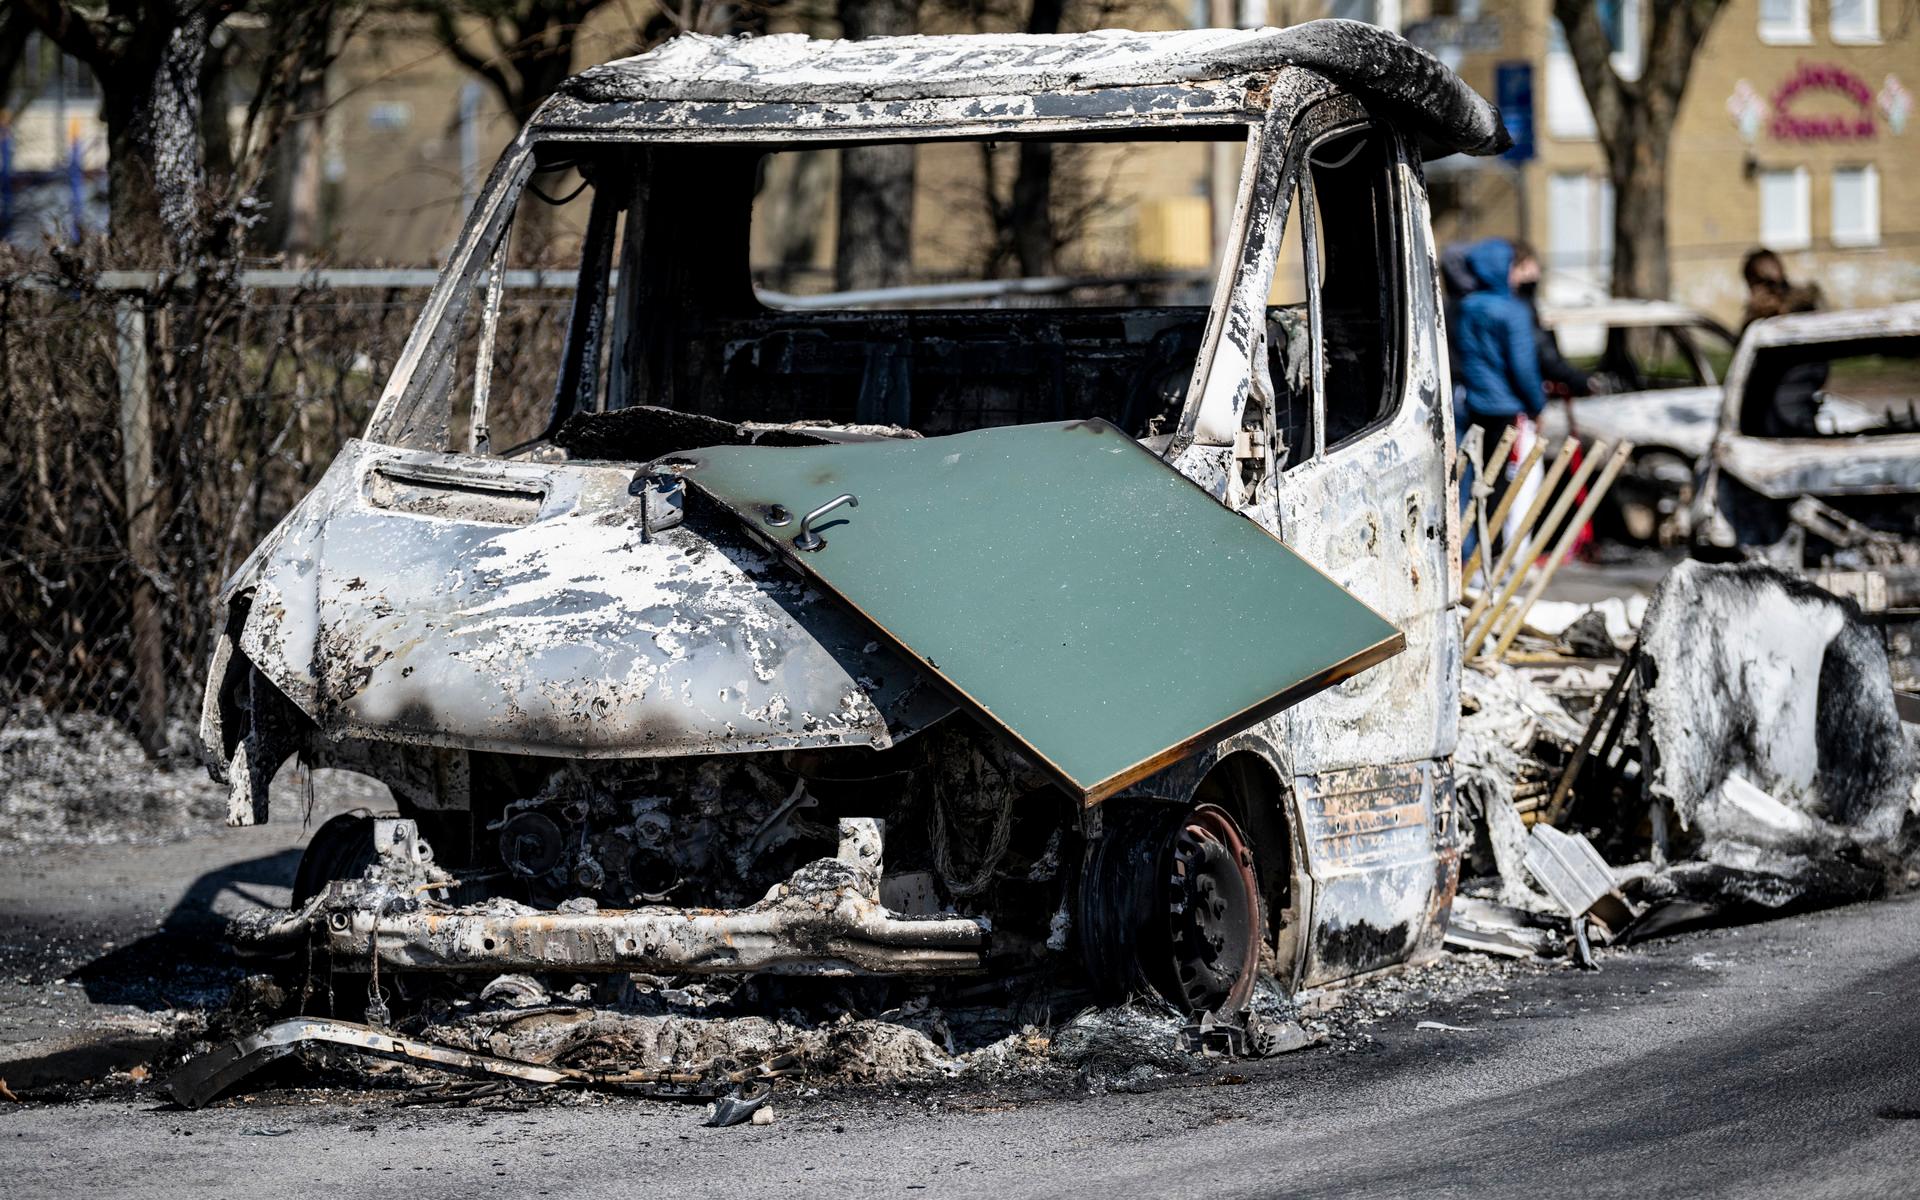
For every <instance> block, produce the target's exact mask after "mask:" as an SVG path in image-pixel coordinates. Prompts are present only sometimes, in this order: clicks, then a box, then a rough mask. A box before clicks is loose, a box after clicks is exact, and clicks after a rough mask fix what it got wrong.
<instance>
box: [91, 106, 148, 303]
mask: <svg viewBox="0 0 1920 1200" xmlns="http://www.w3.org/2000/svg"><path fill="white" fill-rule="evenodd" d="M146 94H147V90H146V89H145V88H143V87H140V86H138V85H137V84H136V85H129V84H128V83H127V81H126V80H125V79H124V78H118V79H110V78H107V77H101V79H100V109H101V116H102V117H103V119H104V120H105V121H106V125H107V213H108V216H107V222H108V232H109V234H110V236H111V238H112V241H113V248H114V258H115V260H116V261H117V262H119V263H121V264H122V265H125V266H135V265H154V264H156V262H157V259H156V256H155V255H154V253H153V250H154V249H155V248H156V247H157V246H158V245H159V235H160V229H161V224H160V197H159V193H158V192H156V191H155V190H154V186H153V156H152V146H151V144H150V143H149V142H148V141H147V136H146V132H147V131H146V120H145V118H144V116H143V109H144V107H145V103H146Z"/></svg>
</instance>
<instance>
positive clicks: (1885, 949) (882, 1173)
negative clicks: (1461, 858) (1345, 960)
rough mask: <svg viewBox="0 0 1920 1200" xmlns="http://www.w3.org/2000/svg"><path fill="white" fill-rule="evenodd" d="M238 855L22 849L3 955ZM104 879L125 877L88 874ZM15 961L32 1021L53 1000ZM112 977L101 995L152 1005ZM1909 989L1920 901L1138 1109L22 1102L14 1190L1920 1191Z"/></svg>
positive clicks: (274, 849)
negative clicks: (769, 1119) (734, 1118)
mask: <svg viewBox="0 0 1920 1200" xmlns="http://www.w3.org/2000/svg"><path fill="white" fill-rule="evenodd" d="M232 836H242V837H244V838H251V839H252V841H253V842H258V843H259V845H258V846H257V847H253V849H257V850H258V852H259V853H258V855H257V856H256V858H255V859H246V860H243V861H242V863H241V866H242V867H243V868H244V869H243V870H242V871H241V872H240V873H239V875H237V876H236V877H235V878H233V879H232V880H228V881H226V882H218V881H216V883H217V886H216V885H215V884H209V883H208V882H207V880H206V879H204V878H203V880H202V882H201V884H200V885H198V886H199V898H198V899H197V900H196V899H195V898H194V896H193V895H192V894H187V895H180V896H174V895H172V894H171V893H170V891H169V889H168V886H167V885H166V884H165V882H164V881H165V880H166V879H168V878H174V879H178V878H191V873H190V872H178V871H177V864H176V873H175V874H172V875H169V874H168V868H167V866H166V864H165V862H164V861H162V860H163V859H164V858H165V856H167V855H189V856H190V855H194V854H205V853H206V852H205V851H204V850H195V849H194V848H193V844H191V843H186V844H182V846H181V847H179V848H157V849H156V850H155V851H154V852H153V855H157V856H159V857H158V858H155V857H153V855H150V856H146V857H145V858H141V859H140V861H150V862H153V863H158V865H150V866H146V867H131V866H128V865H127V864H128V863H129V856H128V855H126V854H125V852H124V851H116V850H110V849H93V850H88V849H72V850H62V851H54V852H48V853H44V854H39V855H32V856H21V855H14V856H8V857H6V858H5V859H0V868H4V870H0V879H3V880H4V882H0V911H4V912H6V913H8V914H11V915H12V916H14V917H16V918H18V917H23V916H24V917H25V918H26V919H24V920H20V921H17V922H16V923H15V925H14V933H12V934H11V935H6V936H9V937H10V938H12V939H13V940H11V941H9V943H8V945H9V947H10V952H11V953H13V954H14V956H15V961H16V964H19V963H24V962H26V959H27V958H30V957H31V956H32V954H33V953H36V952H44V951H46V950H47V947H45V946H42V947H40V951H35V949H34V946H33V945H32V944H30V943H33V940H34V938H36V937H40V936H42V934H43V933H45V931H46V930H48V929H54V928H55V927H54V926H48V925H46V924H45V923H46V922H47V921H49V920H51V919H52V917H53V914H55V913H58V912H61V911H63V910H65V911H69V912H70V911H71V910H69V909H66V907H65V906H66V903H67V901H66V900H65V899H63V897H77V896H80V895H82V894H88V889H90V888H91V889H93V890H94V892H97V893H99V894H100V895H101V898H102V904H103V911H104V910H114V905H115V904H118V905H119V906H120V908H119V909H117V910H114V911H119V912H121V913H122V917H123V919H124V918H125V914H127V913H133V914H136V915H139V919H140V920H142V921H146V922H148V923H149V924H153V923H157V924H159V925H160V926H161V928H159V929H158V930H154V931H150V932H149V933H148V934H147V935H146V936H145V937H143V938H141V939H140V940H138V941H136V942H135V943H134V945H135V946H143V947H144V949H139V950H136V951H134V952H133V953H132V954H131V957H130V958H129V959H128V960H127V961H130V962H139V961H142V959H143V956H144V959H145V960H146V961H151V960H152V958H153V956H154V955H156V954H159V953H161V952H163V951H166V948H167V947H168V946H173V947H174V948H175V949H180V948H182V947H183V946H184V945H185V944H186V943H187V941H188V940H190V939H191V937H193V936H195V935H194V934H193V933H192V932H191V931H193V930H197V929H203V928H207V927H208V926H207V925H206V924H205V923H202V922H201V921H200V918H198V917H196V915H195V914H196V913H197V912H198V911H199V910H200V909H201V908H203V907H210V908H219V907H224V906H225V905H226V903H228V901H229V899H230V898H231V897H230V894H231V893H232V892H233V891H234V890H236V889H237V890H238V891H240V892H251V891H255V890H259V889H265V888H267V887H268V886H269V883H268V881H269V880H270V878H271V877H272V876H273V875H274V873H275V872H274V871H273V870H269V869H268V868H269V867H275V868H277V867H279V866H283V865H284V859H285V854H286V852H285V849H284V846H285V845H286V844H290V843H289V842H286V841H282V838H283V837H284V834H282V835H279V836H275V835H270V834H268V833H267V831H264V830H263V831H251V832H249V831H236V832H235V834H234V835H232ZM236 845H238V843H236ZM247 845H248V847H252V842H248V844H247ZM243 848H244V847H243ZM135 857H139V856H135ZM105 863H113V864H117V865H116V866H115V868H114V869H115V870H116V871H118V872H119V875H118V877H117V879H116V880H113V881H100V880H95V881H93V882H88V880H87V878H86V872H87V871H88V870H91V869H94V868H95V867H98V866H99V864H105ZM90 864H92V865H91V866H90ZM248 864H251V865H248ZM255 877H257V881H256V880H255ZM76 880H77V882H76ZM189 892H190V893H191V889H189ZM109 897H112V898H113V899H109ZM261 898H268V896H267V895H263V896H262V897H261ZM77 920H78V919H69V923H68V924H67V925H64V926H60V927H58V929H57V930H56V932H58V934H59V937H60V938H61V939H64V940H62V941H60V943H59V946H58V947H55V949H58V950H60V952H62V953H74V954H78V955H79V956H80V957H81V958H83V959H84V957H85V955H86V954H87V953H89V952H90V951H89V949H88V947H89V946H97V945H98V941H99V939H100V938H101V937H102V936H103V931H104V930H105V929H106V928H108V926H107V925H101V926H97V927H96V926H95V925H88V924H87V923H86V922H85V921H78V923H75V922H76V921H77ZM110 924H111V922H108V925H110ZM21 930H25V933H22V932H20V931H21ZM169 930H171V932H169ZM36 931H38V932H36ZM47 936H51V935H50V934H49V935H47ZM22 939H24V940H22ZM154 939H158V940H157V941H156V940H154ZM168 939H172V940H171V941H169V940H168ZM62 947H64V949H61V948H62ZM115 952H119V953H121V954H123V955H127V954H128V953H129V947H128V946H127V945H126V944H124V943H121V944H117V945H116V946H114V947H112V948H110V949H108V950H107V951H106V953H115ZM23 955H24V956H26V957H25V958H23V957H22V956H23ZM14 969H15V968H9V970H14ZM19 971H20V972H21V973H15V974H12V975H10V977H9V980H8V982H9V984H10V985H11V986H12V987H13V989H14V999H15V1003H14V1004H11V1005H9V1006H7V1007H6V1009H5V1010H4V1011H5V1014H6V1019H7V1020H9V1021H11V1022H13V1023H15V1024H17V1023H18V1022H19V1021H21V1020H22V1019H23V1018H28V1017H31V1015H32V1013H33V1011H34V1009H33V1002H32V1001H31V1000H29V999H28V998H27V997H28V996H29V995H30V993H31V991H32V989H31V988H30V987H29V986H28V983H29V982H34V981H38V982H44V978H43V977H42V976H36V975H35V969H34V968H32V967H31V966H30V965H29V966H27V967H23V968H19ZM78 974H80V975H81V976H82V977H84V978H90V979H95V980H98V979H100V977H101V976H100V974H99V973H98V972H94V973H92V974H88V973H87V972H86V971H84V970H83V971H80V972H78ZM23 981H24V982H23ZM94 986H95V988H96V990H98V991H101V993H102V994H101V995H100V996H99V997H97V998H96V999H95V1003H96V1004H98V1003H115V1002H137V1001H138V997H137V996H135V995H133V994H132V993H128V994H126V995H121V996H119V997H118V999H117V1000H116V997H115V996H114V995H113V994H109V993H110V989H106V988H105V985H104V984H97V983H96V984H95V985H94ZM1916 992H1920V897H1907V898H1901V899H1896V900H1891V901H1886V902H1882V903H1879V904H1874V905H1863V906H1856V907H1852V908H1847V909H1841V910H1836V911H1833V912H1828V913H1824V914H1818V915H1813V916H1804V917H1795V918H1789V919H1786V920H1782V921H1776V922H1773V923H1770V924H1766V925H1756V926H1748V927H1745V928H1741V929H1727V930H1714V931H1708V932H1704V933H1699V934H1693V935H1686V936H1682V937H1679V938H1674V939H1670V940H1667V941H1663V942H1660V943H1656V944H1653V945H1651V946H1648V947H1643V948H1639V949H1635V950H1632V951H1613V952H1608V953H1607V954H1606V956H1605V959H1604V970H1602V971H1601V972H1599V973H1597V974H1587V973H1580V972H1575V971H1572V970H1560V971H1551V972H1547V973H1543V974H1539V975H1532V976H1526V977H1522V978H1518V979H1515V980H1512V981H1510V983H1509V984H1508V987H1507V990H1506V991H1505V992H1499V991H1494V992H1487V993H1482V994H1479V995H1475V996H1470V997H1467V998H1465V999H1460V1000H1455V1001H1450V1002H1446V1003H1442V1004H1437V1005H1434V1006H1431V1007H1428V1008H1426V1009H1425V1010H1423V1011H1409V1012H1404V1013H1396V1014H1392V1015H1388V1016H1386V1017H1384V1018H1382V1020H1381V1021H1380V1023H1379V1024H1378V1025H1377V1026H1375V1027H1374V1029H1373V1033H1374V1035H1375V1037H1376V1038H1377V1042H1376V1043H1375V1044H1374V1046H1373V1048H1372V1049H1370V1050H1368V1051H1365V1052H1351V1051H1339V1050H1335V1049H1332V1048H1326V1047H1322V1048H1316V1049H1310V1050H1306V1051H1302V1052H1300V1053H1297V1054H1294V1055H1290V1056H1287V1057H1285V1058H1280V1059H1275V1060H1271V1061H1267V1062H1259V1063H1248V1064H1232V1065H1230V1066H1225V1067H1223V1068H1222V1069H1221V1072H1220V1073H1217V1074H1215V1075H1214V1076H1210V1077H1203V1078H1199V1079H1192V1080H1183V1081H1181V1082H1180V1083H1178V1084H1176V1085H1174V1086H1168V1087H1164V1088H1161V1089H1160V1090H1156V1091H1151V1092H1146V1093H1138V1094H1101V1095H1072V1096H1064V1097H1052V1098H1046V1099H1039V1100H1032V1099H1025V1100H1023V1099H1017V1098H1012V1097H1010V1096H1009V1095H1006V1094H1001V1093H996V1092H993V1091H991V1090H983V1089H979V1088H971V1089H967V1088H947V1089H941V1090H936V1091H925V1090H912V1091H905V1092H901V1093H881V1094H871V1093H869V1094H863V1095H857V1096H849V1095H844V1094H843V1095H838V1096H820V1097H812V1098H801V1099H798V1100H791V1099H782V1100H781V1101H779V1102H778V1104H777V1107H776V1115H777V1119H776V1121H775V1123H774V1124H772V1125H770V1126H766V1127H753V1126H741V1127H737V1128H733V1129H707V1128H704V1127H702V1126H701V1125H700V1123H699V1122H700V1111H699V1109H697V1108H694V1107H689V1106H676V1105H670V1104H664V1103H659V1102H649V1101H640V1100H633V1099H627V1098H601V1097H591V1098H582V1097H575V1098H571V1099H570V1100H569V1102H568V1103H566V1104H563V1105H556V1106H551V1107H536V1108H533V1109H531V1110H529V1111H525V1112H487V1111H480V1110H473V1109H454V1110H448V1109H426V1108H402V1107H397V1106H396V1105H395V1103H394V1096H393V1094H392V1093H360V1094H350V1095H345V1096H343V1095H342V1094H341V1093H337V1092H334V1093H315V1094H308V1093H300V1092H293V1093H287V1092H281V1093H274V1094H271V1095H269V1096H266V1097H264V1098H261V1099H259V1100H256V1101H255V1102H252V1103H243V1102H230V1103H228V1104H226V1105H225V1106H224V1107H217V1108H214V1109H210V1110H208V1111H204V1112H198V1113H188V1112H182V1111H180V1110H178V1109H175V1108H173V1107H172V1106H171V1105H169V1104H167V1103H164V1102H163V1101H161V1100H160V1099H159V1098H157V1097H149V1098H140V1099H132V1100H128V1099H114V1100H105V1101H93V1102H68V1103H61V1104H42V1103H28V1104H21V1105H11V1106H8V1105H4V1104H0V1164H4V1174H3V1175H0V1179H4V1187H5V1193H6V1195H8V1196H10V1197H37V1196H53V1195H64V1196H75V1195H85V1196H89V1197H106V1196H139V1197H142V1198H144V1200H171V1198H174V1197H195V1198H199V1197H220V1196H232V1197H246V1198H250V1200H258V1198H266V1200H287V1198H291V1197H301V1196H326V1197H345V1196H362V1195H366V1196H405V1197H409V1198H432V1197H442V1196H460V1197H467V1196H480V1195H500V1196H534V1195H552V1196H565V1197H582V1198H585V1197H600V1196H605V1197H620V1198H622V1200H629V1198H631V1197H633V1196H636V1195H639V1196H646V1195H652V1194H664V1195H670V1196H673V1197H676V1198H681V1197H688V1198H691V1197H705V1196H715V1197H726V1198H727V1200H740V1198H742V1197H753V1196H789V1197H802V1196H805V1197H811V1196H822V1195H930V1196H940V1195H952V1196H981V1197H991V1198H993V1200H1012V1198H1013V1197H1022V1196H1087V1195H1092V1196H1102V1197H1125V1196H1146V1195H1164V1196H1208V1197H1234V1196H1276V1195H1288V1196H1336V1195H1338V1196H1354V1195H1360V1196H1408V1195H1419V1196H1423V1197H1439V1196H1454V1195H1458V1196H1473V1197H1503V1196H1513V1197H1525V1198H1527V1200H1546V1198H1551V1197H1559V1196H1571V1195H1579V1196H1588V1195H1593V1196H1623V1197H1626V1196H1631V1197H1636V1198H1638V1197H1658V1196H1676V1197H1680V1196H1684V1197H1700V1196H1742V1197H1749V1196H1783V1197H1786V1196H1791V1197H1795V1198H1797V1200H1798V1198H1806V1197H1826V1196H1875V1197H1879V1196H1899V1195H1920V1175H1917V1174H1916V1172H1915V1170H1914V1166H1913V1164H1914V1163H1915V1162H1916V1161H1920V1050H1917V1049H1916V1047H1917V1046H1920V1016H1916V1009H1915V1006H1914V1004H1913V1000H1912V997H1913V996H1914V995H1915V994H1916ZM146 1003H147V1004H148V1005H151V1003H152V1000H151V999H148V1000H147V1001H146ZM136 1006H137V1004H136ZM48 1011H52V1012H58V1011H60V1010H59V1009H58V1007H57V1005H56V1007H55V1008H54V1009H52V1010H48ZM1422 1020H1425V1021H1438V1022H1442V1023H1444V1024H1448V1025H1453V1026H1458V1027H1461V1029H1460V1031H1449V1030H1436V1029H1421V1028H1419V1027H1418V1022H1420V1021H1422Z"/></svg>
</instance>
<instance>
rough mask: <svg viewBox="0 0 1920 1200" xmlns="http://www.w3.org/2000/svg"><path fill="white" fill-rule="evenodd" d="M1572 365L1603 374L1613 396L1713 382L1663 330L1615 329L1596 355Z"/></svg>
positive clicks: (1684, 347)
mask: <svg viewBox="0 0 1920 1200" xmlns="http://www.w3.org/2000/svg"><path fill="white" fill-rule="evenodd" d="M1574 361H1575V362H1576V364H1577V365H1579V366H1581V367H1582V368H1583V369H1586V370H1589V371H1598V372H1600V373H1602V374H1604V375H1605V376H1606V377H1607V378H1608V380H1610V381H1611V383H1612V384H1613V389H1612V390H1614V391H1616V392H1651V391H1662V390H1664V389H1667V388H1684V387H1700V386H1701V385H1703V384H1706V383H1710V382H1712V381H1711V380H1710V379H1709V378H1708V377H1707V375H1706V374H1705V373H1704V372H1703V371H1702V370H1701V366H1700V362H1699V360H1698V359H1697V358H1695V356H1694V354H1693V351H1692V349H1691V348H1690V347H1689V345H1688V344H1687V343H1686V342H1684V341H1682V340H1681V338H1680V337H1679V336H1678V335H1677V333H1676V331H1675V330H1673V329H1671V328H1669V327H1666V326H1657V325H1645V326H1615V327H1613V328H1610V329H1608V330H1607V331H1606V334H1605V337H1604V340H1603V346H1602V349H1601V351H1600V353H1599V354H1597V355H1594V356H1592V357H1591V358H1590V359H1585V360H1583V359H1582V358H1579V357H1576V359H1575V360H1574Z"/></svg>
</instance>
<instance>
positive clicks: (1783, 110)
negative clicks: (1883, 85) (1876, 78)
mask: <svg viewBox="0 0 1920 1200" xmlns="http://www.w3.org/2000/svg"><path fill="white" fill-rule="evenodd" d="M1803 92H1826V93H1833V94H1837V95H1840V96H1843V97H1845V98H1846V99H1847V100H1848V101H1849V102H1850V103H1851V104H1852V105H1853V107H1854V110H1855V111H1854V112H1851V113H1836V114H1830V115H1820V116H1798V115H1796V114H1795V113H1793V112H1792V111H1791V106H1792V104H1793V102H1794V100H1795V99H1796V98H1797V97H1798V96H1800V95H1801V94H1802V93H1803ZM1768 132H1770V133H1772V134H1773V136H1774V137H1776V138H1778V139H1779V140H1781V141H1783V142H1856V141H1862V140H1864V139H1866V138H1870V137H1872V136H1873V135H1874V132H1875V126H1874V119H1873V89H1872V88H1871V87H1868V86H1867V81H1866V80H1864V79H1862V78H1860V77H1859V76H1858V75H1855V74H1854V73H1853V72H1852V71H1849V70H1847V69H1846V68H1845V67H1841V66H1836V65H1834V64H1832V63H1801V64H1800V66H1799V67H1798V68H1797V69H1796V70H1795V71H1794V73H1793V74H1791V75H1789V76H1787V78H1786V80H1785V81H1784V82H1782V83H1781V84H1780V86H1779V87H1777V88H1775V89H1774V90H1773V119H1772V121H1771V122H1769V124H1768Z"/></svg>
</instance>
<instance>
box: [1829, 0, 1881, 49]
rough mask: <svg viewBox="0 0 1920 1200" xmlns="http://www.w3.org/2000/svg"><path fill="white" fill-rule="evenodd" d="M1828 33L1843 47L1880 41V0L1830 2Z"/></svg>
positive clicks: (1831, 0)
mask: <svg viewBox="0 0 1920 1200" xmlns="http://www.w3.org/2000/svg"><path fill="white" fill-rule="evenodd" d="M1827 31H1828V32H1829V33H1830V34H1832V36H1833V40H1834V41H1836V42H1838V43H1840V44H1841V45H1854V46H1858V45H1870V44H1872V43H1875V42H1878V41H1879V40H1880V0H1829V3H1828V6H1827Z"/></svg>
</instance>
